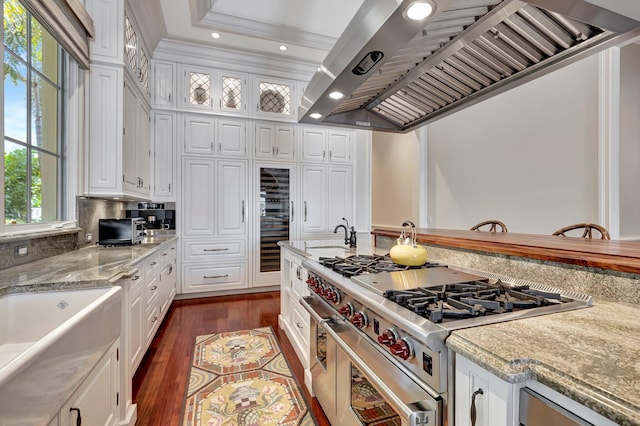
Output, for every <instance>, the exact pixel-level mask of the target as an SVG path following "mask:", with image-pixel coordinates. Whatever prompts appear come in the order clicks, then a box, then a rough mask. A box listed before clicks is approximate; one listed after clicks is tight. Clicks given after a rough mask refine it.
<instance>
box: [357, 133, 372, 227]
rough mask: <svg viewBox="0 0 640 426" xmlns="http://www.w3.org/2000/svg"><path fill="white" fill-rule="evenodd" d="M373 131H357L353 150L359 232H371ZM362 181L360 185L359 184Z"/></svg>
mask: <svg viewBox="0 0 640 426" xmlns="http://www.w3.org/2000/svg"><path fill="white" fill-rule="evenodd" d="M372 141H373V133H372V132H371V131H369V130H360V129H358V130H356V131H355V141H353V144H354V145H355V146H354V148H353V151H354V153H355V158H354V159H353V183H352V185H353V188H352V194H354V200H355V202H354V203H353V213H352V217H354V218H355V219H354V221H355V227H356V230H357V232H359V233H360V232H363V233H369V232H371V226H372V224H371V196H372V187H371V174H372V173H373V171H372V170H371V150H372ZM358 182H360V185H358Z"/></svg>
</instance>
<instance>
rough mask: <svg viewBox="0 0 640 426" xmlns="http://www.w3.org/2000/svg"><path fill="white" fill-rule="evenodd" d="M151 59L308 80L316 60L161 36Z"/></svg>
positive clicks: (312, 72) (315, 66) (315, 65)
mask: <svg viewBox="0 0 640 426" xmlns="http://www.w3.org/2000/svg"><path fill="white" fill-rule="evenodd" d="M153 59H157V60H164V61H171V62H176V63H181V64H193V65H197V66H199V67H211V68H215V69H224V70H228V71H234V72H246V73H250V74H266V75H269V76H272V77H279V78H285V79H293V80H302V81H309V80H311V77H312V76H313V74H314V73H315V72H316V70H317V68H318V64H312V63H308V62H303V61H295V60H291V59H288V58H283V57H275V56H266V55H261V54H258V53H248V52H239V51H235V50H229V49H220V48H213V47H210V46H202V45H197V44H193V43H188V42H183V41H171V40H162V41H161V42H160V43H159V44H158V46H157V47H156V50H155V51H154V52H153Z"/></svg>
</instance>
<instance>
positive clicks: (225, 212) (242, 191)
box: [217, 161, 248, 235]
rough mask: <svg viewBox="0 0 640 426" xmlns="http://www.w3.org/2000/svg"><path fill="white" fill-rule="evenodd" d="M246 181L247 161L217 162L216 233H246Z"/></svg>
mask: <svg viewBox="0 0 640 426" xmlns="http://www.w3.org/2000/svg"><path fill="white" fill-rule="evenodd" d="M247 181H248V180H247V163H245V162H243V161H219V162H218V179H217V197H218V200H217V205H218V215H217V224H218V226H217V231H218V235H245V234H246V233H247V207H248V206H247Z"/></svg>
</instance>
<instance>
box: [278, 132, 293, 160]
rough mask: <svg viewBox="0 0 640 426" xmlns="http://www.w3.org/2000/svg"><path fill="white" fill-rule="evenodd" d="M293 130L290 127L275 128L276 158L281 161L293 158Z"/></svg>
mask: <svg viewBox="0 0 640 426" xmlns="http://www.w3.org/2000/svg"><path fill="white" fill-rule="evenodd" d="M295 141H296V139H295V129H294V128H293V127H292V126H276V132H275V144H274V145H275V148H276V157H278V158H280V159H283V160H293V159H294V158H295V146H296V143H295Z"/></svg>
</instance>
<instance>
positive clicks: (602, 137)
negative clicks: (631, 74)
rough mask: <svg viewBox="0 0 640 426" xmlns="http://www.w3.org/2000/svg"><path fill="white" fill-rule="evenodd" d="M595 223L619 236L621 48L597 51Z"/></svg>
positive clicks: (614, 235)
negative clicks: (596, 206)
mask: <svg viewBox="0 0 640 426" xmlns="http://www.w3.org/2000/svg"><path fill="white" fill-rule="evenodd" d="M598 67H599V72H598V99H599V101H598V223H599V224H601V225H602V226H604V227H605V228H606V229H607V230H608V231H609V234H610V235H611V238H612V239H614V240H617V239H619V238H620V48H619V47H612V48H610V49H607V50H605V51H603V52H600V53H599V54H598Z"/></svg>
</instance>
